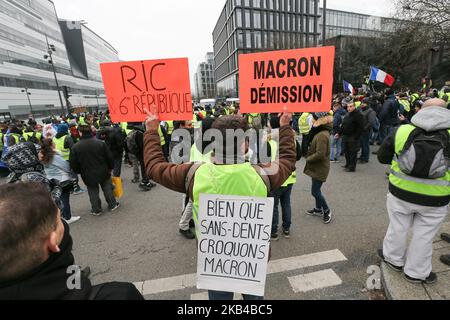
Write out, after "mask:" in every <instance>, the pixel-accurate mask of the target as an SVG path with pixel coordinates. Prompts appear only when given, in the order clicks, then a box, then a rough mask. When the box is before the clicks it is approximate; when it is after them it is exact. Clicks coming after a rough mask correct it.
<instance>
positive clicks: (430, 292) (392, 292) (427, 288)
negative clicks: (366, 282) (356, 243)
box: [381, 222, 450, 300]
mask: <svg viewBox="0 0 450 320" xmlns="http://www.w3.org/2000/svg"><path fill="white" fill-rule="evenodd" d="M444 232H445V233H450V223H448V222H447V223H444V224H443V225H442V228H441V231H440V232H439V233H438V234H437V236H436V238H435V239H434V243H433V262H432V263H433V272H435V273H436V274H437V276H438V281H437V282H436V283H434V284H413V283H409V282H407V281H406V280H405V279H404V277H403V273H399V272H395V271H393V270H392V269H390V268H389V267H388V266H387V265H386V263H384V262H382V263H381V280H382V283H383V287H384V291H385V293H386V297H387V298H388V299H390V300H450V266H447V265H445V264H443V263H442V262H441V261H440V260H439V258H440V256H441V255H446V254H450V243H448V242H445V241H443V240H442V239H441V237H440V235H441V233H444Z"/></svg>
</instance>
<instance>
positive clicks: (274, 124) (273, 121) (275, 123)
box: [269, 114, 280, 129]
mask: <svg viewBox="0 0 450 320" xmlns="http://www.w3.org/2000/svg"><path fill="white" fill-rule="evenodd" d="M269 122H270V127H271V128H272V129H279V128H280V117H279V116H278V114H271V115H270V120H269Z"/></svg>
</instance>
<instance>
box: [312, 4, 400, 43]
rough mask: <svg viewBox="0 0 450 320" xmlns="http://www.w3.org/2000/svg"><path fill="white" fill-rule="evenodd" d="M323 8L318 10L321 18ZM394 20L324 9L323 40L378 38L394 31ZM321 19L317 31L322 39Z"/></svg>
mask: <svg viewBox="0 0 450 320" xmlns="http://www.w3.org/2000/svg"><path fill="white" fill-rule="evenodd" d="M323 11H324V10H323V8H320V9H319V13H320V16H321V17H323ZM396 22H398V20H396V19H392V18H385V17H378V16H371V15H367V14H361V13H355V12H347V11H340V10H334V9H328V8H327V9H326V24H325V38H326V39H330V38H334V37H337V36H355V37H370V38H379V37H381V36H383V35H386V34H389V33H392V32H394V31H395V24H396ZM322 30H323V18H321V19H319V31H320V33H321V39H323V37H322Z"/></svg>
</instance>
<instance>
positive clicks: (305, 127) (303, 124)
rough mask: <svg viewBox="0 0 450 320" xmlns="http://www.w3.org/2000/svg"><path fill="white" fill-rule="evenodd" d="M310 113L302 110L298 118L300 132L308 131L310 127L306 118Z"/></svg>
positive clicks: (306, 132)
mask: <svg viewBox="0 0 450 320" xmlns="http://www.w3.org/2000/svg"><path fill="white" fill-rule="evenodd" d="M310 115H311V114H310V113H308V112H304V113H303V114H302V116H301V117H300V120H299V127H300V133H301V134H308V133H309V131H311V128H310V127H309V122H308V118H309V116H310Z"/></svg>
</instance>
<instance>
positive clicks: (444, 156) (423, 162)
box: [398, 128, 450, 179]
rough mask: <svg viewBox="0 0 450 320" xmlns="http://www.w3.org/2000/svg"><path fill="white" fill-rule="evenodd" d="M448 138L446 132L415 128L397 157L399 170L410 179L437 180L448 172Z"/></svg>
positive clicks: (449, 152)
mask: <svg viewBox="0 0 450 320" xmlns="http://www.w3.org/2000/svg"><path fill="white" fill-rule="evenodd" d="M449 162H450V136H449V133H448V131H447V130H438V131H434V132H427V131H425V130H423V129H421V128H416V129H414V131H413V132H412V133H411V134H410V136H409V138H408V140H407V141H406V143H405V146H404V147H403V150H402V151H401V153H400V155H399V156H398V163H399V166H400V170H401V171H402V172H403V173H405V174H407V175H409V176H412V177H417V178H421V179H439V178H442V177H444V176H445V175H446V174H447V172H448V170H449Z"/></svg>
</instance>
